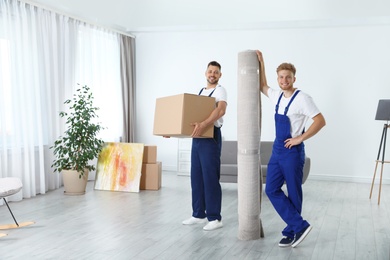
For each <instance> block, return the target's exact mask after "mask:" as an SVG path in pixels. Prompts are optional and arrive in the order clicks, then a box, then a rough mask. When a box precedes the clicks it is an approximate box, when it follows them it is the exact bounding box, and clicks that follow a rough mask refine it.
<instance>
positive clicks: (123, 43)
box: [120, 35, 135, 143]
mask: <svg viewBox="0 0 390 260" xmlns="http://www.w3.org/2000/svg"><path fill="white" fill-rule="evenodd" d="M120 54H121V57H120V58H121V68H120V69H121V78H122V94H123V95H122V98H123V102H122V103H123V134H122V136H121V141H122V142H125V143H132V142H134V129H135V128H134V122H135V39H134V38H132V37H129V36H126V35H122V36H121V39H120Z"/></svg>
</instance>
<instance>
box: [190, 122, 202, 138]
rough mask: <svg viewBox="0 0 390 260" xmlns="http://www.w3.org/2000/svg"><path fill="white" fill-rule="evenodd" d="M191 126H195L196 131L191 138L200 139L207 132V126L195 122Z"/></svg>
mask: <svg viewBox="0 0 390 260" xmlns="http://www.w3.org/2000/svg"><path fill="white" fill-rule="evenodd" d="M191 125H192V126H194V131H192V134H191V137H199V136H201V135H202V134H203V133H204V131H205V130H206V126H205V124H202V123H198V122H195V123H192V124H191Z"/></svg>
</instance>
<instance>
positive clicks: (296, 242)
mask: <svg viewBox="0 0 390 260" xmlns="http://www.w3.org/2000/svg"><path fill="white" fill-rule="evenodd" d="M311 229H312V227H311V226H308V227H307V228H305V229H304V230H302V231H301V232H299V233H296V234H295V239H294V242H293V243H292V245H291V246H292V247H296V246H298V245H299V244H300V243H301V242H302V241H303V240H304V239H305V237H306V236H307V234H309V232H310V230H311Z"/></svg>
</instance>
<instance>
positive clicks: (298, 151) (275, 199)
mask: <svg viewBox="0 0 390 260" xmlns="http://www.w3.org/2000/svg"><path fill="white" fill-rule="evenodd" d="M298 93H299V90H298V91H296V92H295V93H294V95H293V96H292V97H291V100H290V102H289V103H288V105H287V107H286V108H285V110H284V114H283V115H280V114H278V110H279V103H280V100H281V99H282V96H283V93H282V94H281V95H280V97H279V100H278V102H277V104H276V108H275V129H276V138H275V142H274V146H273V149H272V155H271V158H270V161H269V163H268V170H267V180H266V188H265V192H266V194H267V196H268V198H269V200H270V201H271V203H272V205H273V206H274V208H275V210H276V211H277V212H278V214H279V215H280V217H281V218H282V219H283V220H284V222H286V224H287V226H286V228H285V229H284V230H283V231H282V234H283V235H284V236H287V237H290V238H294V234H296V233H298V232H300V231H302V230H303V229H305V228H306V227H307V226H309V223H308V222H307V221H306V220H303V218H302V216H301V211H302V178H303V166H304V163H305V148H304V144H303V143H301V144H299V145H296V146H293V147H291V148H290V149H288V148H286V147H284V145H285V143H284V142H285V140H286V139H289V138H291V124H290V119H289V118H288V117H287V112H288V109H289V107H290V105H291V103H292V102H293V100H294V99H295V97H296V95H297V94H298ZM284 183H286V186H287V192H288V196H286V194H285V193H284V192H283V190H282V186H283V184H284Z"/></svg>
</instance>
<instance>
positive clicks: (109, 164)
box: [95, 143, 144, 192]
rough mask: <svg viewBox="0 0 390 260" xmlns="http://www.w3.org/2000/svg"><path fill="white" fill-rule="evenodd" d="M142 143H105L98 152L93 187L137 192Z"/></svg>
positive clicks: (139, 178) (142, 149)
mask: <svg viewBox="0 0 390 260" xmlns="http://www.w3.org/2000/svg"><path fill="white" fill-rule="evenodd" d="M143 153H144V144H139V143H106V144H105V145H104V147H103V149H102V151H101V152H100V155H99V158H98V162H97V167H96V180H95V189H97V190H109V191H127V192H139V186H140V180H141V169H142V157H143Z"/></svg>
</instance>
